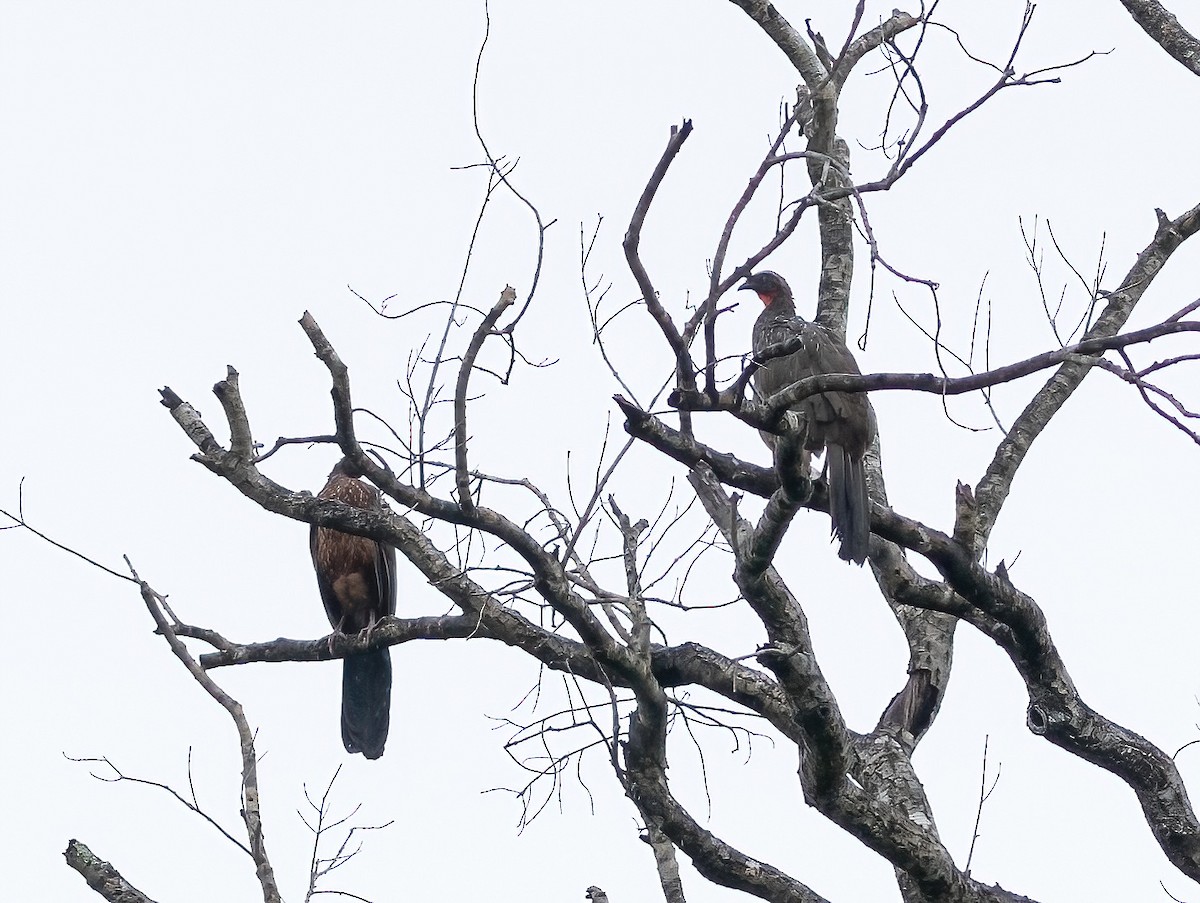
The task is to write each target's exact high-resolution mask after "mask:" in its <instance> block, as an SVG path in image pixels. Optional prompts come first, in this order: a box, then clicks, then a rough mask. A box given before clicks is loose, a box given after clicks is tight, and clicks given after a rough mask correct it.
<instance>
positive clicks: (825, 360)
mask: <svg viewBox="0 0 1200 903" xmlns="http://www.w3.org/2000/svg"><path fill="white" fill-rule="evenodd" d="M744 290H748V291H753V292H756V293H757V294H758V297H759V300H761V301H762V303H763V311H762V313H760V314H759V315H758V319H757V320H755V322H754V333H753V348H754V355H755V358H756V359H757V358H758V356H759V355H760V354H762V353H763V351H765V350H766V348H767V347H768V346H770V345H773V344H775V343H777V342H782V341H784V340H786V339H791V338H795V337H799V338H800V341H801V346H800V348H799V350H797V351H794V352H792V353H791V354H787V355H783V356H781V357H776V358H773V359H771V360H769V361H763V362H761V363H759V366H758V368H757V369H756V370H755V371H754V374H753V379H754V389H755V392H756V393H757V394H758V396H759V397H760V398H762V399H766V398H769V397H771V396H772V395H774V394H775V393H777V392H779V391H781V390H783V389H785V388H787V387H788V386H790V385H792V384H793V383H796V382H799V381H800V380H802V379H804V378H806V377H809V376H815V375H819V374H827V373H851V374H859V373H860V372H861V371H860V370H859V369H858V363H857V362H856V361H855V360H854V355H853V354H852V353H851V351H850V349H849V348H847V347H846V343H845V342H843V341H842V340H841V339H840V338H839V337H838V336H837V334H835V333H834V332H833V331H832V330H830V329H828V328H827V327H825V326H821V325H819V324H817V323H810V322H808V321H807V320H805V319H803V318H802V317H799V316H797V314H796V305H795V301H794V300H793V298H792V290H791V288H789V287H788V284H787V282H786V281H785V280H784V278H783V277H782V276H780V275H779V274H778V273H774V272H772V271H770V270H761V271H759V272H757V273H752V274H751V275H750V276H748V277H747V278H746V281H745V282H744V283H742V285H741V286H739V288H738V291H744ZM791 410H792V411H794V412H795V413H796V414H797V415H798V416H799V418H800V421H801V444H802V446H803V448H804V450H805V451H808V452H818V451H820V450H821V449H825V462H826V465H825V466H826V469H827V471H828V477H829V516H830V520H831V522H832V528H833V535H834V536H835V537H836V538H837V539H838V540H840V544H839V547H838V557H839V558H841V559H842V560H843V561H853V562H854V563H855V564H859V565H861V564H862V563H863V562H864V561H866V558H867V552H868V550H869V546H870V540H871V503H870V499H869V497H868V495H867V477H866V471H865V469H864V467H863V456H864V455H865V454H866V452H867V449H868V448H869V447H870V445H871V443H872V442H873V441H874V439H875V414H874V412H873V411H872V410H871V405H870V403H869V402H868V401H867V396H866V394H865V393H862V392H819V393H817V394H816V395H810V396H809V397H808V398H805V399H803V400H801V401H799V402H797V403H796V404H795V405H794V406H793V407H792V408H791ZM763 439H764V440H765V441H766V442H767V444H768V445H770V446H771V447H772V449H774V447H775V443H774V437H773V436H770V434H763Z"/></svg>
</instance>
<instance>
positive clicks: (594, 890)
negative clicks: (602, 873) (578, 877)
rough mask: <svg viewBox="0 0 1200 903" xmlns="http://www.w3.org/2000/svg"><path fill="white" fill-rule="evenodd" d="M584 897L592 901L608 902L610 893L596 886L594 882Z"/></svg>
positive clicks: (593, 902)
mask: <svg viewBox="0 0 1200 903" xmlns="http://www.w3.org/2000/svg"><path fill="white" fill-rule="evenodd" d="M584 897H585V898H586V899H588V900H591V901H592V903H608V894H606V893H605V892H604V891H602V890H601V889H600V888H598V887H596V885H594V884H593V885H592V886H591V887H589V888H588V889H587V893H586V894H584Z"/></svg>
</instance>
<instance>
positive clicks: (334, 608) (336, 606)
mask: <svg viewBox="0 0 1200 903" xmlns="http://www.w3.org/2000/svg"><path fill="white" fill-rule="evenodd" d="M321 529H322V528H321V527H318V526H317V525H316V524H313V525H312V526H311V527H309V528H308V549H309V551H310V552H311V553H312V561H313V570H314V571H315V572H316V574H317V590H318V591H319V592H320V594H321V604H322V605H324V606H325V616H326V617H327V618H329V624H330V626H332V627H335V628H336V627H337V626H338V624H340V623H341V621H342V615H343V614H344V612H343V611H342V605H341V603H340V602H339V601H338V598H337V594H336V593H335V592H334V591H333V583H332V581H331V580H330V579H329V574H328V573H327V572H326V569H325V568H324V567H322V566H321V558H320V551H319V549H320V542H321V538H320V531H321Z"/></svg>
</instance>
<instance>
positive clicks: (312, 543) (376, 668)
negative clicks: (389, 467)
mask: <svg viewBox="0 0 1200 903" xmlns="http://www.w3.org/2000/svg"><path fill="white" fill-rule="evenodd" d="M359 476H360V473H359V472H358V471H357V470H356V469H355V468H354V466H353V465H352V464H350V462H349V461H348V460H347V459H345V458H343V459H342V460H341V461H339V462H338V463H337V466H335V467H334V468H333V470H332V471H330V473H329V482H327V483H326V484H325V488H324V489H322V490H321V491H320V493H319V494H318V496H319V498H323V499H336V500H337V501H339V502H344V503H345V504H347V505H353V506H354V507H355V508H363V509H366V510H368V511H379V510H381V509H382V508H383V507H384V506H383V502H382V500H381V499H380V495H379V490H378V489H376V488H375V487H374V486H369V485H367V484H366V483H364V482H362V481H361V480H359V479H357V477H359ZM308 540H309V541H308V544H309V548H310V549H311V551H312V560H313V568H314V569H315V570H316V572H317V587H318V588H319V589H320V591H321V601H322V602H323V603H324V604H325V614H326V615H328V616H329V623H330V624H331V625H333V629H334V630H335V631H338V632H340V633H358V632H359V631H361V630H367V631H370V630H371V628H373V627H374V626H375V623H376V622H377V621H378V620H379V619H380V618H382V617H384V616H385V615H393V614H395V613H396V550H395V549H393V548H392V547H391V546H389V545H387V544H386V543H382V542H376V541H375V540H373V539H368V538H367V537H365V536H355V535H354V534H352V533H342V532H341V531H339V530H331V529H330V528H328V527H318V526H316V525H315V524H314V525H313V526H312V529H311V530H310V531H309V537H308ZM391 701H392V659H391V655H390V653H389V651H388V648H387V647H386V646H384V647H382V648H380V649H372V650H370V651H369V652H361V653H358V654H357V655H348V656H346V657H345V658H344V659H342V743H343V744H344V745H345V747H346V752H348V753H358V752H360V753H362V754H363V755H364V756H366V757H367V758H368V759H378V758H379V757H380V756H382V755H383V744H384V743H385V742H386V741H387V735H388V721H389V719H390V715H391Z"/></svg>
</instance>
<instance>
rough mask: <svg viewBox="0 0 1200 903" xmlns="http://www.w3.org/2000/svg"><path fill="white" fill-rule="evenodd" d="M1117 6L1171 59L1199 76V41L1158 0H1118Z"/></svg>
mask: <svg viewBox="0 0 1200 903" xmlns="http://www.w3.org/2000/svg"><path fill="white" fill-rule="evenodd" d="M1121 5H1122V6H1124V7H1125V9H1126V11H1128V13H1129V15H1131V16H1133V21H1135V22H1137V24H1138V25H1139V26H1140V27H1141V29H1142V31H1144V32H1146V34H1148V35H1149V36H1150V38H1151V39H1152V40H1153V41H1154V43H1156V44H1158V46H1159V47H1161V48H1162V49H1163V50H1165V51H1166V52H1167V53H1168V54H1170V55H1171V58H1172V59H1173V60H1175V61H1176V62H1177V63H1180V64H1181V65H1182V66H1184V67H1185V68H1186V69H1187V70H1188V71H1190V72H1191V73H1192V74H1193V75H1200V40H1198V39H1197V38H1196V37H1195V35H1193V34H1191V33H1190V32H1189V31H1188V30H1187V29H1186V28H1184V27H1183V26H1182V25H1180V24H1179V20H1178V19H1176V18H1175V16H1174V15H1173V14H1172V13H1171V11H1170V10H1169V9H1167V8H1166V7H1165V6H1163V5H1162V4H1161V3H1159V2H1158V0H1121Z"/></svg>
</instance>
